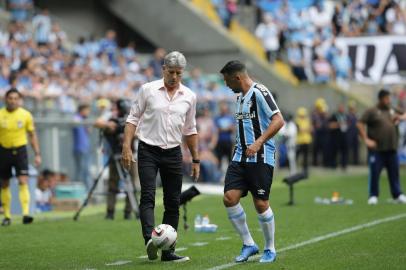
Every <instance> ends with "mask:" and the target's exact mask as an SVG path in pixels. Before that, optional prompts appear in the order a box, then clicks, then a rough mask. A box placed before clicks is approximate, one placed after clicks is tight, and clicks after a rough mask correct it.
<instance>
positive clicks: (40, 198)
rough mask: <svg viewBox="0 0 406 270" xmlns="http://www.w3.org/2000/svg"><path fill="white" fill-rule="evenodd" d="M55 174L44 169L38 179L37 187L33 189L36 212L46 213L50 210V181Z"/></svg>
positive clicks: (51, 196)
mask: <svg viewBox="0 0 406 270" xmlns="http://www.w3.org/2000/svg"><path fill="white" fill-rule="evenodd" d="M54 176H55V172H53V171H51V170H48V169H45V170H43V171H42V173H41V175H40V177H39V178H38V186H37V188H36V189H35V205H36V209H37V211H38V212H48V211H51V210H52V204H51V203H52V198H53V195H52V191H51V188H50V187H51V179H52V178H54Z"/></svg>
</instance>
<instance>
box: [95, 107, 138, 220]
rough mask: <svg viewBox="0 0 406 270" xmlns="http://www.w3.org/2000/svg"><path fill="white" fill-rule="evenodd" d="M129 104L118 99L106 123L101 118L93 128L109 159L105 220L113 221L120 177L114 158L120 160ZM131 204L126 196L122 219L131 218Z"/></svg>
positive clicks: (134, 173) (134, 172) (118, 164)
mask: <svg viewBox="0 0 406 270" xmlns="http://www.w3.org/2000/svg"><path fill="white" fill-rule="evenodd" d="M130 106H131V104H130V103H129V101H128V100H124V99H119V100H117V101H116V102H115V104H114V106H113V108H112V110H113V115H112V117H111V118H110V119H109V120H108V121H106V120H105V119H103V118H102V117H100V118H98V119H97V120H96V122H95V127H97V128H100V129H101V130H102V132H103V137H104V139H105V140H106V141H107V144H108V146H109V147H108V148H109V149H108V150H109V153H108V155H109V156H110V158H109V179H108V194H107V213H106V219H110V220H113V219H114V210H115V205H116V195H117V193H119V181H120V176H119V172H118V170H117V166H121V165H120V163H119V162H115V161H116V158H120V156H121V151H122V147H123V135H124V126H125V121H126V117H127V114H128V112H129V109H130ZM135 169H136V168H135V166H132V168H131V169H130V174H131V181H133V182H134V180H135V179H134V177H135V176H136V175H138V173H137V172H136V171H134V170H135ZM131 210H132V209H131V204H130V201H129V198H128V195H127V196H126V200H125V207H124V219H127V220H128V219H130V218H131Z"/></svg>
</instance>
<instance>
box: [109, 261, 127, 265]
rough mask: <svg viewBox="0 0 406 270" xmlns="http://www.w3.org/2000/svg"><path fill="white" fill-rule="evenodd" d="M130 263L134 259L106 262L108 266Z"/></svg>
mask: <svg viewBox="0 0 406 270" xmlns="http://www.w3.org/2000/svg"><path fill="white" fill-rule="evenodd" d="M128 263H132V261H116V262H112V263H106V266H116V265H124V264H128Z"/></svg>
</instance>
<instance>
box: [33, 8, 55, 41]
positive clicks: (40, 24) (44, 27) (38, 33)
mask: <svg viewBox="0 0 406 270" xmlns="http://www.w3.org/2000/svg"><path fill="white" fill-rule="evenodd" d="M32 27H33V28H34V36H35V41H36V42H37V44H38V45H46V44H48V42H49V36H50V34H51V18H50V17H49V14H48V9H46V8H44V9H43V10H42V11H41V13H39V14H38V15H36V16H34V18H33V19H32Z"/></svg>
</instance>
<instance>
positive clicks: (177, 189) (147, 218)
mask: <svg viewBox="0 0 406 270" xmlns="http://www.w3.org/2000/svg"><path fill="white" fill-rule="evenodd" d="M158 170H159V174H160V175H161V180H162V187H163V193H164V198H163V199H164V208H165V211H164V216H163V219H162V223H163V224H169V225H171V226H172V227H173V228H175V230H177V229H178V223H179V199H180V193H181V189H182V152H181V150H180V146H177V147H175V148H171V149H162V148H160V147H158V146H152V145H148V144H146V143H144V142H142V141H140V142H139V144H138V174H139V177H140V184H141V200H140V218H141V226H142V235H143V237H144V239H145V243H147V242H148V240H149V239H150V238H151V233H152V230H153V228H154V221H155V217H154V207H155V190H156V176H157V173H158Z"/></svg>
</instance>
